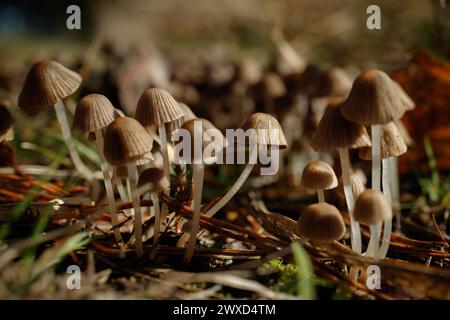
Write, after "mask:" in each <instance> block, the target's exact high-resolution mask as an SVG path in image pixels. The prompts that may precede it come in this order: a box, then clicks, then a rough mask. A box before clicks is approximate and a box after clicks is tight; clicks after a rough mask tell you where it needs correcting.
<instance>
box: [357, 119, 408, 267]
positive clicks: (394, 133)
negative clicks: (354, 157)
mask: <svg viewBox="0 0 450 320" xmlns="http://www.w3.org/2000/svg"><path fill="white" fill-rule="evenodd" d="M406 150H407V146H406V144H405V142H404V141H403V138H402V136H401V134H400V131H399V130H398V129H397V126H396V125H395V123H394V122H389V123H388V124H386V125H382V126H381V159H382V165H383V177H382V186H383V194H384V196H385V197H386V200H387V201H388V203H389V205H390V206H392V192H391V179H392V175H391V170H392V168H391V163H392V161H391V158H397V157H398V156H400V155H402V154H404V153H405V152H406ZM359 156H360V158H362V159H364V160H372V154H371V152H370V148H361V149H359ZM391 233H392V219H388V220H386V221H384V232H383V242H382V245H381V249H380V257H381V258H384V257H385V256H386V254H387V250H388V248H389V243H390V240H391Z"/></svg>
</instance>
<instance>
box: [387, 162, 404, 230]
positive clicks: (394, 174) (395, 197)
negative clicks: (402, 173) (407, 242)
mask: <svg viewBox="0 0 450 320" xmlns="http://www.w3.org/2000/svg"><path fill="white" fill-rule="evenodd" d="M389 161H390V163H389V169H390V172H391V177H390V179H389V180H390V181H391V191H392V210H393V211H394V214H395V220H396V221H397V231H400V230H401V228H402V221H401V215H400V206H401V204H400V182H399V175H398V160H397V157H389Z"/></svg>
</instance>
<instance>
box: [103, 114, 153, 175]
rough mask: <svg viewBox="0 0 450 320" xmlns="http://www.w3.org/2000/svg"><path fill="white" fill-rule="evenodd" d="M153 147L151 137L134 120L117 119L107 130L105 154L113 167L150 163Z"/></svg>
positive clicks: (127, 118) (126, 118)
mask: <svg viewBox="0 0 450 320" xmlns="http://www.w3.org/2000/svg"><path fill="white" fill-rule="evenodd" d="M152 145H153V139H152V138H151V136H150V135H149V134H148V133H147V131H146V130H145V129H144V127H143V126H142V125H141V124H140V123H139V122H138V121H136V120H134V119H133V118H129V117H121V118H117V119H115V120H114V121H113V122H112V123H111V124H110V125H109V126H108V127H107V128H106V131H105V146H104V154H105V158H106V160H108V162H109V163H110V164H112V165H115V166H119V165H127V164H130V163H133V162H134V163H137V164H143V163H145V162H148V161H149V158H151V150H152ZM145 159H147V160H145Z"/></svg>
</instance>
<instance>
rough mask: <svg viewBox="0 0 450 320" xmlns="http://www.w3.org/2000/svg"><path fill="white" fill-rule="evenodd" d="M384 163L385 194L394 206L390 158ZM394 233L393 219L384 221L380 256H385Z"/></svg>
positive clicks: (383, 161)
mask: <svg viewBox="0 0 450 320" xmlns="http://www.w3.org/2000/svg"><path fill="white" fill-rule="evenodd" d="M382 164H383V181H382V183H383V194H384V196H385V197H386V200H387V202H388V203H389V205H390V206H392V194H391V185H390V181H389V179H390V178H391V174H390V159H389V158H386V159H383V160H382ZM391 234H392V219H388V220H385V221H384V230H383V240H382V242H381V247H380V253H379V254H380V258H385V257H386V254H387V251H388V248H389V243H390V241H391Z"/></svg>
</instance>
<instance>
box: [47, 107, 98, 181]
mask: <svg viewBox="0 0 450 320" xmlns="http://www.w3.org/2000/svg"><path fill="white" fill-rule="evenodd" d="M55 111H56V119H58V122H59V125H60V126H61V132H62V136H63V138H64V142H65V143H66V145H67V149H68V151H69V154H70V158H71V159H72V162H73V165H74V166H75V169H77V171H78V172H79V173H80V174H81V175H82V176H83V177H84V178H85V179H86V180H89V181H91V180H92V179H93V178H94V174H93V173H92V171H91V170H89V168H88V167H86V165H85V164H84V163H83V161H82V160H81V158H80V155H79V154H78V152H77V149H76V147H75V141H74V140H73V137H72V133H71V132H70V127H69V122H68V121H67V115H66V110H65V109H64V102H63V101H62V100H59V101H58V102H56V103H55Z"/></svg>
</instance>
